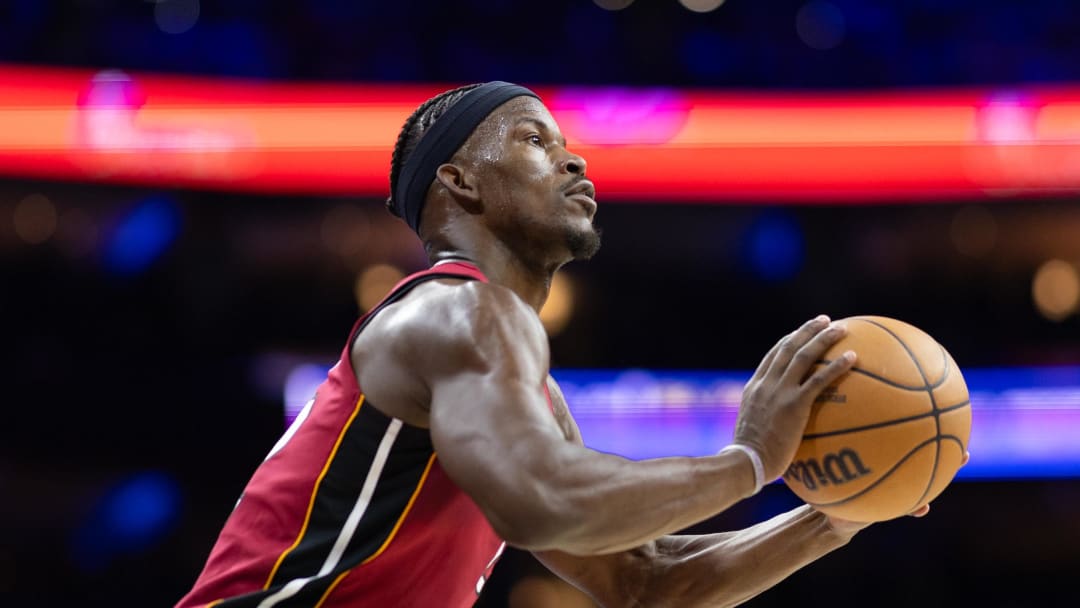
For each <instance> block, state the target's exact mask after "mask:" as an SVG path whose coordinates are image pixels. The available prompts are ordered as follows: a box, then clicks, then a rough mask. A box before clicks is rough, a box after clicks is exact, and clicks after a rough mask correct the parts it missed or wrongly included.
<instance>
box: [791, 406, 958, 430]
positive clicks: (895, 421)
mask: <svg viewBox="0 0 1080 608" xmlns="http://www.w3.org/2000/svg"><path fill="white" fill-rule="evenodd" d="M968 405H971V400H970V399H967V400H965V401H962V402H960V403H957V404H955V405H950V406H948V407H943V408H938V409H937V411H934V412H926V413H925V414H915V415H914V416H907V417H904V418H894V419H892V420H886V421H884V422H875V423H873V424H864V425H862V426H854V427H850V428H846V429H837V430H835V431H825V432H824V433H812V434H809V435H803V439H820V438H822V437H835V436H836V435H846V434H848V433H858V432H861V431H870V430H873V429H880V428H883V427H886V426H893V425H894V424H905V423H907V422H912V421H915V420H922V419H924V418H927V417H929V416H938V415H941V414H945V413H947V412H952V411H955V410H958V409H960V408H962V407H966V406H968Z"/></svg>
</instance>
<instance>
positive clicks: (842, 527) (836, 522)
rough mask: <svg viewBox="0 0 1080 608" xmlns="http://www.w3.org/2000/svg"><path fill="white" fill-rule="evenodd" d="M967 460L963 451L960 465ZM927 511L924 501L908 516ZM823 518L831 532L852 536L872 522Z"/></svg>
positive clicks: (922, 515) (920, 514)
mask: <svg viewBox="0 0 1080 608" xmlns="http://www.w3.org/2000/svg"><path fill="white" fill-rule="evenodd" d="M969 460H971V453H970V452H964V460H963V462H961V463H960V466H964V465H965V464H967V463H968V461H969ZM929 512H930V503H926V504H925V505H923V506H921V507H919V508H917V509H915V510H914V511H912V512H911V513H908V516H910V517H925V516H926V514H927V513H929ZM825 519H826V520H828V522H829V527H831V528H832V529H833V532H836V533H837V534H841V535H845V536H854V535H855V533H856V532H858V531H859V530H862V529H863V528H866V527H867V526H869V525H870V523H872V522H859V521H848V520H846V519H840V518H839V517H833V516H831V515H826V516H825Z"/></svg>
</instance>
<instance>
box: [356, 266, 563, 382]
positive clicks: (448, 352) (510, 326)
mask: <svg viewBox="0 0 1080 608" xmlns="http://www.w3.org/2000/svg"><path fill="white" fill-rule="evenodd" d="M372 349H374V350H377V351H379V352H381V353H383V354H389V353H396V354H398V355H401V356H404V357H405V358H406V360H407V361H408V363H409V364H410V366H413V367H417V368H420V369H425V368H427V369H430V368H438V367H442V366H443V364H453V365H454V366H457V367H459V368H460V367H462V366H469V365H470V364H474V363H477V362H478V359H488V358H490V357H492V356H496V357H497V356H500V355H503V354H506V351H507V350H512V351H518V350H521V349H526V350H528V351H537V352H538V353H542V354H543V356H544V357H546V355H547V335H546V333H545V332H544V328H543V325H542V324H541V323H540V319H539V317H538V316H537V314H536V312H535V311H534V310H533V309H532V308H530V307H529V305H528V304H526V303H525V302H524V301H523V300H522V299H521V298H519V297H518V296H517V294H515V293H514V292H513V291H511V290H509V289H507V288H505V287H502V286H499V285H493V284H490V283H484V282H481V281H466V280H457V279H439V280H434V281H429V282H427V283H424V284H422V285H419V286H417V287H416V288H415V289H414V290H413V291H412V292H411V293H409V294H408V295H407V296H406V297H405V298H403V299H402V300H401V301H400V302H397V303H395V304H392V305H390V306H388V307H387V308H386V309H384V310H383V311H382V312H380V313H379V315H378V316H376V317H375V319H373V320H372V322H371V323H370V324H369V326H368V327H367V328H366V329H365V330H364V332H363V333H362V334H361V336H360V338H359V339H357V341H356V344H355V345H354V347H353V353H354V356H356V355H358V354H360V355H362V354H363V353H364V352H365V351H369V350H372ZM420 369H418V370H417V371H420ZM432 371H434V370H432Z"/></svg>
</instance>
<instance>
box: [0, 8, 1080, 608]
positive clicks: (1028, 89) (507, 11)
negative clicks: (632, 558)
mask: <svg viewBox="0 0 1080 608" xmlns="http://www.w3.org/2000/svg"><path fill="white" fill-rule="evenodd" d="M1077 57H1080V9H1078V8H1077V7H1076V6H1075V4H1074V3H1072V2H1068V1H1066V0H1029V1H1027V2H1024V3H1014V4H1003V3H999V4H995V3H976V2H973V1H970V0H955V1H953V2H948V3H941V2H930V1H928V0H917V1H915V0H908V1H905V2H900V1H898V0H888V1H883V2H877V3H865V2H857V1H855V0H827V1H826V0H811V1H809V2H805V1H802V0H777V1H775V2H769V3H762V2H750V1H749V0H727V1H726V2H724V1H722V0H721V1H715V0H714V1H707V0H679V1H676V0H637V1H636V2H634V1H633V0H576V1H570V0H550V1H548V2H543V3H538V2H528V3H526V2H509V1H507V0H461V1H458V2H445V1H443V2H436V1H433V0H405V1H399V2H360V1H356V2H332V1H328V0H312V1H309V2H302V3H299V2H283V1H279V0H270V1H264V2H253V1H250V0H233V1H231V2H227V3H211V2H205V1H200V0H157V1H152V0H151V1H146V2H132V1H126V2H121V1H119V0H8V1H7V2H5V3H3V5H2V6H0V62H2V63H0V280H2V282H0V336H2V337H3V339H4V341H5V342H6V343H7V344H8V346H7V348H4V349H3V350H2V351H0V370H2V371H0V374H2V376H0V378H2V382H3V387H4V390H3V393H2V394H3V395H4V402H5V406H6V407H5V408H4V412H5V415H6V417H7V420H6V424H4V425H3V427H2V430H0V494H2V496H3V500H2V501H0V514H2V517H0V522H2V523H0V539H3V540H0V604H2V605H4V606H98V605H106V604H107V605H110V606H170V605H172V604H173V603H174V602H175V601H177V600H178V599H179V598H180V597H181V596H182V595H183V594H184V593H185V592H186V591H187V590H188V589H189V588H190V586H191V584H192V583H193V582H194V580H195V577H196V576H197V575H198V573H199V571H200V570H201V568H202V565H203V562H204V560H205V558H206V557H207V555H208V553H209V550H210V548H211V545H212V543H213V541H214V539H215V538H216V536H217V533H218V531H219V530H220V528H221V525H222V524H223V523H224V520H225V518H226V517H227V515H228V513H229V511H230V510H231V508H232V506H233V504H234V503H235V501H236V499H237V497H238V496H239V494H240V491H241V489H242V488H243V486H244V484H245V483H246V481H247V479H248V476H249V475H250V474H251V472H252V471H253V470H254V468H255V467H256V466H257V464H258V463H259V462H260V461H261V460H262V458H263V457H264V456H265V455H266V453H267V452H268V451H269V449H270V447H271V446H272V445H273V443H274V441H275V440H276V439H277V438H278V436H279V435H280V434H281V433H282V431H283V429H284V427H285V424H286V419H287V417H288V416H289V415H290V412H293V413H294V412H295V408H296V407H297V404H298V403H299V404H302V403H303V401H305V400H306V399H307V398H308V397H309V396H310V390H311V389H312V387H313V386H314V383H317V382H318V380H319V378H320V374H321V373H322V370H324V369H325V367H326V366H327V365H329V364H331V363H332V362H333V361H334V360H336V358H337V357H338V355H339V353H340V351H341V348H342V346H343V345H344V341H345V338H346V335H347V333H348V331H349V328H350V327H351V325H352V323H353V321H354V320H355V318H356V317H357V315H358V314H360V313H361V312H362V311H364V310H366V309H367V308H369V307H370V306H372V304H373V303H374V302H376V301H378V299H379V298H380V297H381V296H382V295H383V294H384V293H385V292H386V291H387V290H388V289H389V287H390V286H391V285H393V283H394V282H395V281H396V280H397V279H398V278H400V277H401V276H402V275H404V274H407V273H409V272H412V271H415V270H418V269H420V268H423V267H424V266H425V264H426V260H425V258H424V255H423V252H422V250H421V248H420V246H419V243H418V242H417V240H416V238H415V237H414V236H413V235H412V233H411V232H410V231H409V230H408V229H407V228H406V227H405V226H404V224H402V223H401V222H400V221H398V220H396V219H395V218H393V217H391V216H390V215H389V214H388V213H387V212H386V211H385V209H384V208H383V200H384V199H385V196H386V194H387V193H386V189H387V181H386V180H387V178H386V175H387V174H388V171H389V158H390V147H391V145H392V144H393V140H394V137H395V136H396V132H397V129H398V128H399V127H400V125H401V123H402V122H403V121H404V119H405V117H406V116H407V115H408V114H409V113H410V112H411V110H412V109H413V108H414V107H415V106H416V105H418V104H419V103H420V102H421V101H423V100H424V99H426V98H427V97H428V96H430V95H433V94H435V93H437V92H439V91H441V90H443V89H445V88H449V87H452V86H456V85H460V84H465V83H469V82H475V81H483V80H491V79H501V80H510V81H515V82H519V83H522V84H525V85H528V86H532V87H535V88H536V89H537V90H538V91H540V92H541V93H542V94H543V95H544V97H545V100H547V101H548V103H549V105H550V106H551V108H552V111H553V113H554V115H555V117H556V119H557V120H559V121H560V124H561V125H562V128H563V130H564V131H565V133H566V135H567V137H568V138H569V139H570V143H571V147H572V148H573V149H575V150H577V151H579V152H582V154H584V155H585V156H586V158H588V159H589V161H590V169H589V171H590V173H591V174H593V175H594V179H595V181H596V183H597V188H598V193H599V194H598V199H599V201H600V205H601V209H600V213H599V215H598V219H597V223H598V225H600V226H601V227H602V228H603V231H604V245H603V248H602V250H601V252H600V254H599V255H598V256H597V257H596V258H595V259H594V260H593V261H591V262H589V263H587V264H573V265H571V266H569V267H567V268H566V269H565V270H564V271H563V272H562V273H560V278H559V281H558V282H557V283H556V286H555V290H554V293H553V296H552V300H551V302H550V303H549V306H548V308H547V309H545V314H544V320H545V325H546V326H547V328H548V331H549V334H550V335H551V343H552V358H553V366H554V368H555V375H556V377H557V378H560V380H562V381H563V382H564V384H565V385H566V386H567V387H568V390H567V394H568V397H569V399H570V405H571V407H572V408H575V413H576V414H577V415H578V416H579V417H580V418H582V420H583V425H582V426H583V429H584V430H585V431H586V440H587V442H588V443H590V444H591V445H593V446H595V447H597V448H600V449H608V450H610V451H615V452H618V453H622V454H624V455H626V456H629V457H646V456H653V455H665V454H668V455H674V454H683V453H697V452H699V451H700V452H701V453H705V452H707V451H708V450H710V449H715V448H719V447H721V446H723V445H724V444H726V443H727V441H728V439H729V438H730V431H729V427H727V426H724V425H725V424H727V423H725V421H728V423H729V422H730V416H731V414H732V412H733V411H734V409H733V408H734V407H735V402H737V390H738V386H739V383H740V382H741V380H742V379H744V378H746V377H748V376H749V370H751V369H753V367H754V366H755V365H756V364H757V362H758V360H759V359H760V357H761V356H762V355H763V354H764V353H765V352H766V351H767V350H768V348H769V347H770V346H771V345H772V344H773V343H774V342H775V340H776V339H778V338H779V337H780V336H781V335H783V334H784V333H786V332H788V331H790V330H791V329H793V328H794V327H796V326H797V325H798V324H800V323H801V322H803V321H804V320H805V319H808V318H810V317H811V316H813V315H816V314H818V313H822V312H824V313H828V314H830V315H831V316H833V317H834V318H839V317H844V316H849V315H855V314H878V315H887V316H892V317H897V318H900V319H903V320H906V321H908V322H910V323H913V324H915V325H916V326H918V327H921V328H922V329H924V330H926V331H927V332H928V333H930V334H931V335H932V336H934V337H935V338H937V339H938V340H939V341H940V342H941V343H942V344H943V345H945V347H946V348H948V349H949V351H950V352H951V353H952V355H953V356H954V358H955V359H956V360H957V361H958V363H959V365H960V366H961V368H962V369H963V370H964V371H965V375H966V376H967V377H968V378H969V384H970V386H971V388H972V394H973V409H974V412H975V433H976V434H975V435H974V436H973V438H972V446H971V453H972V459H973V460H972V464H971V466H970V467H969V469H970V470H969V471H966V472H965V473H964V474H963V475H962V476H961V478H960V479H958V480H957V481H956V482H955V483H954V484H953V485H952V486H950V488H949V489H948V490H947V491H946V492H945V493H944V494H943V495H942V496H941V497H940V498H939V499H938V500H937V501H936V502H935V504H934V508H933V511H932V512H931V514H930V515H929V516H928V517H927V518H925V519H924V520H919V521H915V520H901V521H894V522H888V523H884V524H880V525H876V526H874V527H872V528H870V529H868V530H867V531H865V532H863V533H862V534H860V535H859V536H858V537H857V538H856V539H855V540H854V541H853V542H852V543H851V545H849V546H848V547H846V548H845V549H844V550H842V551H839V552H837V553H836V554H834V555H830V556H828V557H826V558H825V559H823V560H821V561H819V562H817V563H815V564H813V565H812V566H810V567H808V568H806V569H805V570H803V571H800V572H799V573H797V574H795V575H794V576H792V577H791V578H790V579H789V580H787V581H785V582H783V583H782V584H780V585H779V586H778V587H776V588H774V589H773V590H770V591H768V592H766V593H765V594H763V595H762V596H760V597H759V598H757V599H755V600H753V601H751V602H750V603H749V605H751V606H761V607H765V606H789V605H792V604H794V603H797V602H802V603H808V604H810V605H834V606H867V605H872V606H901V605H902V606H909V605H922V606H945V605H949V606H953V605H965V606H966V605H978V606H1033V605H1038V604H1039V603H1041V602H1043V601H1044V600H1045V601H1049V600H1050V599H1051V598H1068V597H1075V596H1076V593H1075V590H1074V586H1072V585H1071V584H1070V581H1071V580H1072V577H1074V576H1075V573H1076V571H1077V568H1078V567H1080V519H1077V518H1076V513H1077V511H1078V509H1080V481H1078V480H1080V454H1078V448H1077V447H1076V446H1075V445H1074V444H1078V443H1080V442H1078V441H1077V440H1078V439H1080V320H1078V317H1077V314H1076V313H1077V310H1078V307H1080V278H1078V277H1080V275H1078V267H1080V206H1078V204H1077V197H1078V193H1080V146H1078V144H1080V62H1077V61H1076V58H1077ZM731 386H734V387H735V389H734V391H735V392H734V393H732V390H730V387H731ZM725 387H727V388H725ZM732 394H735V395H736V396H735V397H734V398H732V397H731V395H732ZM627 403H631V405H632V406H633V407H627V406H626V404H627ZM577 408H580V409H577ZM687 419H689V420H690V422H687V423H685V424H683V423H682V422H680V423H679V424H675V423H672V424H670V425H666V426H665V424H663V423H662V422H663V421H665V420H678V421H683V422H685V420H687ZM658 420H659V421H661V424H659V425H658V424H657V421H658ZM980 442H981V443H980ZM797 504H799V503H798V500H797V499H796V498H795V497H794V496H793V495H792V494H791V493H790V491H788V490H787V488H786V487H784V486H783V485H782V484H774V485H772V486H770V487H768V488H766V490H765V491H764V492H763V493H762V494H761V495H759V496H756V497H754V498H753V499H750V500H748V501H745V502H744V503H741V504H739V505H737V506H736V507H735V508H733V509H731V510H730V511H728V512H726V513H724V514H722V515H721V516H719V517H717V518H714V519H713V520H709V521H706V522H702V523H701V524H700V525H699V526H696V527H695V528H694V529H693V530H691V532H710V531H721V530H730V529H736V528H740V527H743V526H747V525H750V524H752V523H755V522H757V521H760V520H761V519H763V518H766V517H768V516H771V515H773V514H775V513H779V512H781V511H783V510H786V509H789V508H792V507H794V506H796V505H797ZM578 605H581V606H588V605H589V604H588V603H587V602H586V601H585V600H584V599H582V598H581V597H580V596H577V595H575V593H574V592H573V590H571V589H569V588H567V587H565V586H562V585H560V584H559V583H558V582H557V581H555V580H554V579H552V578H551V577H550V576H546V575H545V574H544V572H543V570H542V568H541V567H539V566H538V565H537V564H536V563H535V562H534V561H532V559H531V558H530V557H529V556H528V555H526V554H522V553H519V552H514V551H509V552H508V554H507V555H506V556H505V557H504V558H503V559H502V561H501V562H500V563H499V565H498V566H497V568H496V571H495V575H494V576H493V578H492V580H491V581H490V582H489V584H488V586H487V587H486V589H485V591H484V594H483V596H482V597H481V598H480V600H479V601H478V606H491V607H493V606H514V607H523V606H578Z"/></svg>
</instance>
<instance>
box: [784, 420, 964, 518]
mask: <svg viewBox="0 0 1080 608" xmlns="http://www.w3.org/2000/svg"><path fill="white" fill-rule="evenodd" d="M942 440H946V441H955V442H956V444H957V445H959V446H960V449H963V448H964V442H963V441H961V440H960V438H959V437H957V436H956V435H941V436H940V437H931V438H930V439H927V440H925V441H923V442H922V443H920V444H919V445H917V446H915V447H914V448H912V449H911V451H909V452H908V453H907V454H904V456H903V457H902V458H900V459H899V460H898V461H896V464H894V465H893V466H892V468H890V469H889V470H888V471H885V474H884V475H882V476H881V477H879V478H877V479H875V480H874V482H873V483H871V484H870V485H868V486H866V487H865V488H863V489H861V490H859V491H858V492H855V493H854V494H852V495H851V496H845V497H844V498H841V499H839V500H834V501H832V502H811V501H809V500H806V501H805V502H806V504H808V505H810V506H812V507H835V506H837V505H842V504H845V503H848V502H851V501H853V500H855V499H857V498H859V497H861V496H863V495H864V494H866V493H867V492H869V491H871V490H873V489H874V488H876V487H877V486H878V485H879V484H881V483H882V482H883V481H885V480H886V479H888V478H889V476H890V475H892V474H893V472H895V471H896V470H897V469H899V468H900V467H901V466H903V464H904V463H905V462H907V461H908V459H909V458H911V457H912V456H914V455H915V453H916V452H918V451H919V450H921V449H922V448H924V447H926V446H928V445H930V443H931V442H935V441H937V442H939V443H940V441H942ZM804 500H805V499H804Z"/></svg>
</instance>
